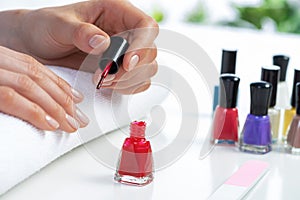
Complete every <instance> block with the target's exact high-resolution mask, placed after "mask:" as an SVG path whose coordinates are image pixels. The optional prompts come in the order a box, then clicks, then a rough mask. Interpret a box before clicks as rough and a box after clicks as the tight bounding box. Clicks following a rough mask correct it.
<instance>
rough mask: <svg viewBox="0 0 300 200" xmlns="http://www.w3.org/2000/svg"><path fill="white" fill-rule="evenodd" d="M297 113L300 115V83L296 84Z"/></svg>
mask: <svg viewBox="0 0 300 200" xmlns="http://www.w3.org/2000/svg"><path fill="white" fill-rule="evenodd" d="M296 113H297V115H300V83H297V84H296Z"/></svg>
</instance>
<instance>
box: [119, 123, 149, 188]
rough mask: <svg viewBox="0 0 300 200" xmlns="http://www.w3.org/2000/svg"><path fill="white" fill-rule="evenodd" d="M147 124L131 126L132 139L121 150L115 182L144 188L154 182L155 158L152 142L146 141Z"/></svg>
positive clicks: (127, 139)
mask: <svg viewBox="0 0 300 200" xmlns="http://www.w3.org/2000/svg"><path fill="white" fill-rule="evenodd" d="M145 129H146V123H145V122H143V121H134V122H132V123H131V124H130V137H128V138H126V139H125V141H124V143H123V147H122V150H121V154H120V158H119V162H118V166H117V169H116V173H115V177H114V179H115V181H117V182H120V183H125V184H129V185H137V186H143V185H146V184H149V183H150V182H151V181H152V180H153V157H152V150H151V145H150V142H149V141H147V140H146V139H145Z"/></svg>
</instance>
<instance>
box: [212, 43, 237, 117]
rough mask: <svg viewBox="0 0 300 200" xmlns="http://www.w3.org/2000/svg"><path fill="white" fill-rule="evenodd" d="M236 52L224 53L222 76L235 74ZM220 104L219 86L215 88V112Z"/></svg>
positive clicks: (225, 51)
mask: <svg viewBox="0 0 300 200" xmlns="http://www.w3.org/2000/svg"><path fill="white" fill-rule="evenodd" d="M236 54H237V51H236V50H224V49H223V51H222V62H221V75H222V74H235V66H236ZM218 103H219V85H216V86H215V87H214V99H213V112H214V111H215V109H216V107H217V105H218Z"/></svg>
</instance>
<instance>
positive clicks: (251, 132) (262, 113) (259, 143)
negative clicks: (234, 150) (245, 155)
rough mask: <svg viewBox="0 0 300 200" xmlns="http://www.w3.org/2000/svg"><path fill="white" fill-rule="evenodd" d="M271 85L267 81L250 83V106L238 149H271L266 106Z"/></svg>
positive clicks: (262, 152)
mask: <svg viewBox="0 0 300 200" xmlns="http://www.w3.org/2000/svg"><path fill="white" fill-rule="evenodd" d="M271 89H272V85H271V84H270V83H268V82H264V81H261V82H255V83H251V84H250V92H251V106H250V114H248V116H247V119H246V122H245V125H244V128H243V130H242V133H241V137H240V144H239V145H240V146H239V148H240V150H241V151H245V152H250V153H255V154H264V153H267V152H269V151H271V144H272V141H271V137H272V136H271V124H270V118H269V116H268V108H269V102H270V96H271Z"/></svg>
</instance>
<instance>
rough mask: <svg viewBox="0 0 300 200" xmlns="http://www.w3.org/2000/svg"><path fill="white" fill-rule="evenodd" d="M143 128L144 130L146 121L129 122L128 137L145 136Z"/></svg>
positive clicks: (140, 137)
mask: <svg viewBox="0 0 300 200" xmlns="http://www.w3.org/2000/svg"><path fill="white" fill-rule="evenodd" d="M145 130H146V123H145V122H143V121H140V122H138V121H134V122H132V123H131V124H130V137H131V138H139V139H143V138H145Z"/></svg>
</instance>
